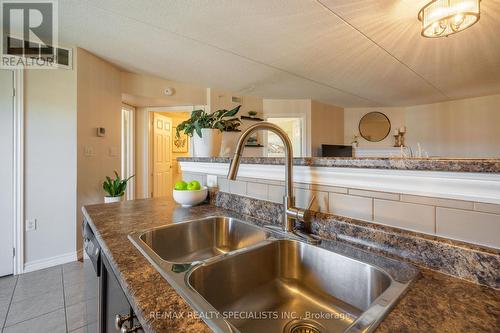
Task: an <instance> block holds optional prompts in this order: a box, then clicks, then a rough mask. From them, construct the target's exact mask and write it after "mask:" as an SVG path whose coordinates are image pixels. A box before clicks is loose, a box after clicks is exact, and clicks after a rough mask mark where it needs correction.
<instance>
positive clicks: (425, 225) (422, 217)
mask: <svg viewBox="0 0 500 333" xmlns="http://www.w3.org/2000/svg"><path fill="white" fill-rule="evenodd" d="M183 177H184V179H185V180H192V179H196V180H198V181H200V182H201V183H203V184H206V175H205V174H197V173H184V175H183ZM217 183H218V187H219V191H222V192H227V193H232V194H238V195H242V196H247V197H252V198H256V199H260V200H267V201H271V202H276V203H281V202H282V201H283V194H284V184H283V182H280V181H273V180H265V179H255V178H238V179H237V180H236V181H230V180H227V179H226V178H224V177H220V176H218V177H217ZM294 187H295V188H294V193H295V198H296V204H297V206H298V207H301V208H306V207H307V206H308V205H309V202H310V201H311V199H312V198H313V197H314V201H313V205H312V209H313V210H315V211H319V212H323V213H331V214H335V215H340V216H345V217H349V218H354V219H358V220H364V221H368V222H372V223H379V224H385V225H389V226H393V227H397V228H401V229H406V230H412V231H417V232H422V233H426V234H431V235H437V236H441V237H445V238H450V239H457V240H461V241H465V242H469V243H473V244H479V245H485V246H489V247H494V248H500V205H494V204H485V203H479V202H472V201H460V200H450V199H440V198H431V197H424V196H414V195H406V194H399V193H387V192H374V191H366V190H360V189H353V188H344V187H331V186H322V185H318V184H300V183H296V184H295V185H294Z"/></svg>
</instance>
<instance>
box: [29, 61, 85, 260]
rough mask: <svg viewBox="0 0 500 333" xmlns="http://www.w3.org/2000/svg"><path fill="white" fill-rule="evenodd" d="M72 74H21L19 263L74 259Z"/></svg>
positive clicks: (72, 71)
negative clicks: (28, 224) (29, 222)
mask: <svg viewBox="0 0 500 333" xmlns="http://www.w3.org/2000/svg"><path fill="white" fill-rule="evenodd" d="M76 87H77V82H76V70H75V69H73V70H63V69H57V70H36V69H35V70H26V71H25V76H24V112H25V119H24V121H25V175H24V177H25V178H24V179H25V180H24V181H25V218H26V219H36V221H37V229H36V230H34V231H29V232H26V234H25V235H26V236H25V245H24V246H25V258H24V260H25V264H26V266H27V267H29V266H30V265H34V266H36V265H37V263H41V262H43V261H46V260H50V259H52V260H74V259H72V258H74V257H75V255H76V248H77V247H76V233H77V230H79V229H80V228H79V227H77V225H76V223H75V222H76V210H77V204H76V163H77V160H76V142H77V137H76V126H77V125H76V120H77V107H76V94H77V91H76V89H77V88H76Z"/></svg>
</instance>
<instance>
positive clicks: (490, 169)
mask: <svg viewBox="0 0 500 333" xmlns="http://www.w3.org/2000/svg"><path fill="white" fill-rule="evenodd" d="M177 160H178V161H180V162H204V163H229V162H230V161H231V158H229V157H179V158H177ZM241 163H242V164H271V165H275V164H284V163H285V160H284V158H275V157H242V159H241ZM293 164H294V165H299V166H313V167H335V168H368V169H389V170H418V171H450V172H481V173H500V159H499V158H490V159H476V158H396V157H390V158H371V157H358V158H356V157H302V158H294V159H293Z"/></svg>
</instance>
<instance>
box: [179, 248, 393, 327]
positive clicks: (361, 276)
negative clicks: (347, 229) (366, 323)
mask: <svg viewBox="0 0 500 333" xmlns="http://www.w3.org/2000/svg"><path fill="white" fill-rule="evenodd" d="M188 281H189V284H190V286H191V287H192V288H193V289H194V290H195V291H197V292H198V293H199V294H200V295H201V296H203V298H204V299H205V300H206V301H207V302H208V303H209V304H210V305H212V306H213V307H214V308H215V309H216V310H217V311H219V312H222V313H240V312H243V313H248V312H253V313H266V312H269V313H272V314H276V316H277V317H278V318H275V319H273V320H255V319H253V318H252V319H247V318H246V317H245V318H230V319H229V320H228V321H229V322H230V323H231V324H232V325H234V327H236V328H237V329H238V330H239V331H241V332H287V331H289V332H291V331H293V330H296V331H297V332H344V331H345V330H346V329H347V328H349V327H350V326H351V325H353V323H354V322H355V321H356V320H357V319H358V318H360V317H361V316H362V315H363V313H364V312H365V311H367V310H368V309H370V307H371V306H372V304H373V303H374V302H375V300H376V299H377V298H378V297H379V296H381V295H382V294H383V293H384V291H386V290H387V289H388V288H389V286H390V285H391V282H392V280H391V277H390V276H389V275H388V274H386V273H385V272H383V271H381V270H380V269H377V268H376V267H374V266H371V265H369V264H365V263H362V262H359V261H356V260H353V259H350V258H347V257H344V256H342V255H339V254H336V253H334V252H330V251H327V250H325V249H321V248H319V247H315V246H312V245H308V244H306V243H302V242H298V241H294V240H277V241H274V242H270V243H268V244H265V245H263V246H261V247H257V248H254V249H252V250H249V251H247V252H243V253H239V254H237V255H234V256H231V257H227V258H223V259H220V260H215V261H211V262H207V263H205V264H203V265H201V266H198V267H197V268H196V269H194V270H193V271H192V272H191V274H190V275H189V280H188ZM294 319H295V320H294ZM301 327H302V328H303V329H304V330H303V331H301V330H300V328H301ZM307 329H309V330H307Z"/></svg>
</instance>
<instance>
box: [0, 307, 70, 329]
mask: <svg viewBox="0 0 500 333" xmlns="http://www.w3.org/2000/svg"><path fill="white" fill-rule="evenodd" d="M34 332H50V333H65V332H66V321H65V319H64V309H59V310H57V311H53V312H50V313H47V314H44V315H42V316H39V317H37V318H31V319H29V320H26V321H23V322H22V323H19V324H16V325H13V326H8V327H5V329H4V330H3V333H34Z"/></svg>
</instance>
